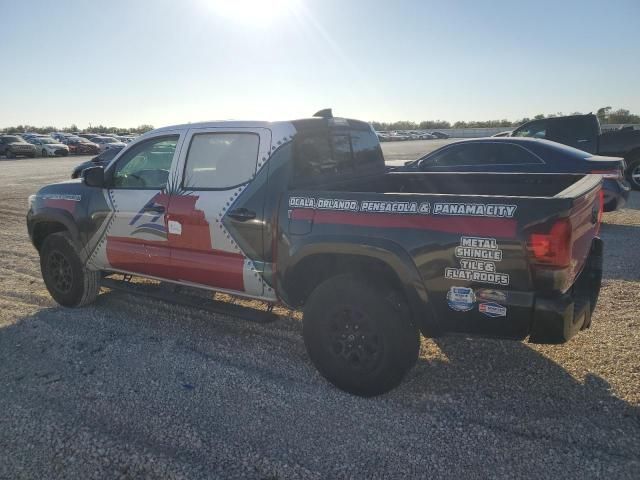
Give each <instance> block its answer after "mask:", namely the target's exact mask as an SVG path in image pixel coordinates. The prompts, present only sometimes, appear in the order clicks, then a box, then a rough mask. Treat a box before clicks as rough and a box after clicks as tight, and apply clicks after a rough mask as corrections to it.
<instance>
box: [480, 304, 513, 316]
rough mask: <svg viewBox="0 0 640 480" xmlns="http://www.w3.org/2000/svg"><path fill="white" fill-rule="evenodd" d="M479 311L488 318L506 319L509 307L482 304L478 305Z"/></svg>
mask: <svg viewBox="0 0 640 480" xmlns="http://www.w3.org/2000/svg"><path fill="white" fill-rule="evenodd" d="M478 310H479V311H480V313H482V314H484V315H486V316H487V317H506V316H507V307H503V306H502V305H500V304H499V303H495V302H488V303H481V304H480V305H478Z"/></svg>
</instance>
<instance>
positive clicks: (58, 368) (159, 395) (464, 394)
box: [0, 142, 640, 479]
mask: <svg viewBox="0 0 640 480" xmlns="http://www.w3.org/2000/svg"><path fill="white" fill-rule="evenodd" d="M411 143H417V142H408V143H407V144H405V145H410V144H411ZM394 148H396V146H395V145H394ZM79 161H80V159H34V160H16V161H5V160H0V174H1V178H2V181H3V184H2V187H0V220H1V221H2V228H1V229H0V259H1V260H0V273H1V274H2V275H0V406H1V407H2V408H0V478H2V479H5V478H6V479H19V478H29V479H31V478H37V479H41V478H51V479H57V478H60V479H68V478H82V479H90V478H162V479H165V478H255V479H267V478H426V477H428V478H487V477H492V478H513V477H527V478H554V479H555V478H579V479H584V478H600V477H606V478H630V479H631V478H634V479H637V478H640V441H639V439H640V413H639V405H640V359H639V357H638V350H637V349H638V344H639V343H640V342H639V340H640V319H639V317H638V314H637V312H638V308H639V307H640V290H639V288H638V287H639V286H640V268H639V267H640V260H639V259H638V254H637V246H638V245H639V244H640V195H638V194H634V195H633V198H632V202H631V203H630V205H629V208H627V209H625V210H623V211H620V212H616V213H614V214H607V215H605V222H606V223H605V224H604V225H603V230H602V236H603V238H604V239H605V241H606V249H607V254H606V271H605V277H606V280H605V283H604V286H603V290H602V296H601V302H600V304H599V306H598V308H597V310H596V313H595V317H594V320H593V327H592V328H591V329H590V330H588V331H586V332H582V333H581V334H580V335H578V336H577V337H576V338H575V339H573V340H572V341H571V342H570V343H569V344H567V345H562V346H532V345H528V344H525V343H517V342H501V341H493V340H482V339H480V340H478V339H475V340H472V339H467V338H464V337H451V338H446V339H439V340H437V341H433V340H424V341H423V345H422V351H421V356H420V360H419V362H418V364H417V366H416V368H415V369H414V370H412V372H411V373H410V375H409V376H408V378H407V379H406V380H405V382H404V383H403V384H402V385H401V387H400V388H398V389H396V390H394V391H393V392H391V393H389V394H387V395H385V396H382V397H378V398H374V399H369V400H366V399H361V398H357V397H353V396H350V395H347V394H345V393H343V392H341V391H339V390H336V389H335V388H333V387H331V386H330V385H329V384H327V383H326V382H325V381H324V380H323V379H322V378H321V377H320V376H319V375H318V373H317V372H316V371H315V369H314V368H313V366H312V365H311V364H310V362H309V359H308V358H307V355H306V353H305V350H304V346H303V342H302V339H301V328H300V327H301V325H300V322H299V319H298V318H297V317H296V316H286V315H285V316H283V317H282V318H281V319H280V320H278V321H277V322H275V323H272V324H270V325H258V324H252V323H249V322H246V321H242V320H237V319H234V318H229V317H225V316H222V315H213V314H210V313H205V312H203V311H200V310H197V309H194V308H184V307H176V306H171V305H168V304H165V303H163V302H161V301H157V300H152V299H148V298H139V297H133V296H131V295H129V294H127V293H123V292H116V291H108V292H107V291H105V292H104V293H103V294H102V295H101V296H100V297H99V299H98V301H97V303H96V304H95V305H93V306H91V307H88V308H85V309H81V310H65V309H62V308H60V307H58V306H56V305H55V304H54V303H53V301H52V300H51V299H50V298H49V296H48V294H47V292H46V290H45V288H44V285H43V283H42V281H41V278H40V273H39V268H38V262H37V255H36V252H35V251H34V250H33V248H32V247H31V245H30V244H29V242H28V239H27V235H26V228H25V222H24V214H25V211H26V198H27V196H28V195H29V194H30V193H33V192H34V191H35V190H36V189H37V187H38V186H39V185H42V184H44V183H48V182H51V181H55V180H62V179H65V178H67V177H68V174H69V172H70V171H71V167H72V166H73V165H75V164H76V163H78V162H79Z"/></svg>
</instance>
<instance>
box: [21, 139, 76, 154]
mask: <svg viewBox="0 0 640 480" xmlns="http://www.w3.org/2000/svg"><path fill="white" fill-rule="evenodd" d="M29 143H31V144H33V145H34V146H35V147H36V153H37V154H40V155H41V156H43V157H66V156H67V155H69V147H67V146H66V145H65V144H64V143H60V142H59V141H58V140H55V139H53V138H51V137H44V136H37V137H30V138H29Z"/></svg>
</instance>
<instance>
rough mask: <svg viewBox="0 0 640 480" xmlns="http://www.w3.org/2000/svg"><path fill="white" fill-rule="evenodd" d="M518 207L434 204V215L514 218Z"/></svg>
mask: <svg viewBox="0 0 640 480" xmlns="http://www.w3.org/2000/svg"><path fill="white" fill-rule="evenodd" d="M515 211H516V205H497V204H484V203H434V204H433V214H434V215H464V216H470V217H499V218H513V214H514V213H515Z"/></svg>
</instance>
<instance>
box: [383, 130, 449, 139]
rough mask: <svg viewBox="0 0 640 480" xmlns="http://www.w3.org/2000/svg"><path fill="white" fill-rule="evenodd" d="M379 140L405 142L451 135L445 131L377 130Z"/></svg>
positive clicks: (443, 137) (442, 137)
mask: <svg viewBox="0 0 640 480" xmlns="http://www.w3.org/2000/svg"><path fill="white" fill-rule="evenodd" d="M376 135H378V140H379V141H381V142H403V141H406V140H437V139H445V138H449V135H447V134H446V133H443V132H426V131H424V130H406V131H400V130H395V131H390V132H386V131H377V132H376Z"/></svg>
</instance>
